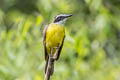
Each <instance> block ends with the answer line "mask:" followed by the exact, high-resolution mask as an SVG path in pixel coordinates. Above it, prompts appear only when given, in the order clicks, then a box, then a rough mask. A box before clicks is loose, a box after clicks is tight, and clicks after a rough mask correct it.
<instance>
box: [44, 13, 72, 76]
mask: <svg viewBox="0 0 120 80" xmlns="http://www.w3.org/2000/svg"><path fill="white" fill-rule="evenodd" d="M71 16H72V14H58V15H57V16H55V18H54V20H53V21H52V23H50V24H48V25H46V26H45V28H44V31H43V46H44V55H45V61H46V64H45V73H46V70H47V66H48V60H49V55H50V53H51V51H53V54H54V53H55V52H57V54H56V55H55V60H56V61H57V60H58V59H59V57H60V53H61V50H62V47H63V43H64V39H65V26H64V24H65V22H66V20H67V19H68V18H69V17H71ZM53 71H54V67H53V69H52V71H51V75H52V74H53Z"/></svg>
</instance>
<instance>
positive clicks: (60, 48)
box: [56, 36, 65, 60]
mask: <svg viewBox="0 0 120 80" xmlns="http://www.w3.org/2000/svg"><path fill="white" fill-rule="evenodd" d="M64 39H65V36H64V38H63V41H62V44H61V46H60V47H59V50H58V55H57V59H56V60H58V59H59V57H60V53H61V50H62V47H63V43H64Z"/></svg>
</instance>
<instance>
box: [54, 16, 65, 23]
mask: <svg viewBox="0 0 120 80" xmlns="http://www.w3.org/2000/svg"><path fill="white" fill-rule="evenodd" d="M63 19H64V17H62V16H60V17H57V18H55V20H54V22H59V21H61V20H63Z"/></svg>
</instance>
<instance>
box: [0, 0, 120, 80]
mask: <svg viewBox="0 0 120 80" xmlns="http://www.w3.org/2000/svg"><path fill="white" fill-rule="evenodd" d="M119 3H120V1H119V0H10V1H9V0H0V80H43V79H44V65H45V60H44V52H43V44H42V37H43V36H42V31H43V28H44V26H45V24H49V23H50V22H51V21H52V20H53V18H54V16H55V15H57V14H60V13H72V14H73V16H72V17H71V18H70V19H69V20H68V21H67V23H66V38H65V43H64V47H63V50H62V52H61V56H60V59H59V60H58V61H57V62H56V63H55V72H54V75H53V76H52V79H51V80H119V79H120V58H119V57H120V22H119V21H120V5H119Z"/></svg>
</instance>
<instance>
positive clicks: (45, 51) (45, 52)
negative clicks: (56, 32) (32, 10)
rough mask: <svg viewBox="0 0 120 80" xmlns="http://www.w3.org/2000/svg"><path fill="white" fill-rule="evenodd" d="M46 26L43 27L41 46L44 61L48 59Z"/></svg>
mask: <svg viewBox="0 0 120 80" xmlns="http://www.w3.org/2000/svg"><path fill="white" fill-rule="evenodd" d="M47 28H48V25H46V26H45V28H44V31H43V46H44V55H45V60H47V58H48V54H47V49H46V41H45V40H46V31H47Z"/></svg>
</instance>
